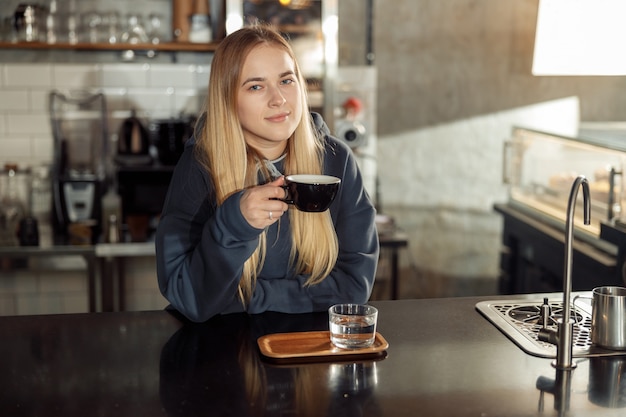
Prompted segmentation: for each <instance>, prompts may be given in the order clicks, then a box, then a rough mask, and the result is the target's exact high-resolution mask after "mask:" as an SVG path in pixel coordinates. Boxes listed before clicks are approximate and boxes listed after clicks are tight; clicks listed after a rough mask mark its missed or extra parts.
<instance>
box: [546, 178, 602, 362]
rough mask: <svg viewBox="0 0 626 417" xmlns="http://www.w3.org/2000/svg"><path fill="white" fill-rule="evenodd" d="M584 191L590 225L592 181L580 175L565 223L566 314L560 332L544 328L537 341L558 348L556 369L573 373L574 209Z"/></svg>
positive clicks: (570, 199) (587, 220) (575, 182)
mask: <svg viewBox="0 0 626 417" xmlns="http://www.w3.org/2000/svg"><path fill="white" fill-rule="evenodd" d="M581 185H582V188H583V209H584V221H585V224H589V223H590V222H591V197H590V196H589V181H587V178H585V176H584V175H579V176H578V177H577V178H576V180H575V181H574V184H573V185H572V191H571V192H570V195H569V201H568V203H567V219H566V222H565V261H564V262H563V270H564V272H563V315H562V317H561V320H560V321H559V322H558V324H557V331H556V332H555V331H554V330H550V329H547V328H542V329H540V330H539V333H538V335H537V336H538V338H539V340H541V341H544V342H548V343H552V344H553V345H556V360H555V361H554V362H552V366H554V367H555V368H557V369H562V370H570V369H574V368H575V367H576V364H574V363H572V343H573V335H574V322H573V320H572V319H571V317H570V298H571V293H572V240H573V235H574V208H575V207H576V199H577V197H578V189H579V188H580V186H581Z"/></svg>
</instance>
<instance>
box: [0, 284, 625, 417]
mask: <svg viewBox="0 0 626 417" xmlns="http://www.w3.org/2000/svg"><path fill="white" fill-rule="evenodd" d="M524 297H526V298H530V299H533V300H534V299H535V298H537V299H538V300H540V298H539V296H538V295H530V296H519V295H518V296H514V298H516V299H519V298H524ZM501 298H506V297H499V296H493V297H471V298H469V297H468V298H449V299H423V300H399V301H379V302H373V303H372V304H373V305H376V306H377V307H378V308H379V326H378V331H379V332H380V333H381V334H382V335H383V336H384V337H385V338H386V339H387V341H388V342H389V345H390V346H389V348H388V350H387V356H386V357H384V358H376V359H367V360H358V361H350V360H348V361H332V362H319V363H306V364H302V363H300V364H275V363H270V362H267V361H266V360H264V359H262V358H261V356H260V355H259V351H258V348H257V346H256V344H255V340H256V338H257V337H258V336H260V335H263V334H267V333H275V332H285V331H305V330H327V329H328V325H327V315H326V313H316V314H302V315H284V314H277V313H265V314H260V315H257V316H252V317H248V316H247V315H245V314H235V315H229V316H222V317H217V318H215V319H212V320H210V321H209V322H207V323H203V324H191V323H184V322H183V321H180V320H179V318H178V317H177V315H176V314H173V313H170V312H165V311H155V312H126V313H93V314H68V315H51V316H18V317H0V334H2V335H3V338H2V339H3V340H2V342H0V369H2V373H0V415H3V416H5V415H6V416H81V417H82V416H87V415H94V416H116V417H120V416H138V415H141V416H160V415H163V416H165V415H167V416H193V415H216V416H238V417H240V416H270V415H290V416H326V415H328V416H394V417H398V416H455V417H458V416H484V417H487V416H500V417H505V416H535V415H540V416H556V415H567V416H589V415H598V416H618V415H619V416H623V415H624V413H625V412H626V409H625V408H610V407H609V404H608V403H607V401H608V399H609V398H610V399H613V400H617V401H618V402H619V404H613V406H615V405H619V406H621V407H626V382H622V384H621V385H616V384H615V383H614V382H613V383H612V385H610V386H608V387H607V386H606V384H607V383H609V382H612V381H616V379H613V377H621V378H622V379H626V373H625V372H626V371H624V368H625V367H624V363H623V361H624V359H623V357H617V358H612V359H610V362H606V360H605V361H604V362H602V363H601V364H600V365H601V366H600V367H599V366H598V364H597V363H594V360H595V359H597V358H593V359H576V362H577V363H578V367H577V368H576V369H575V370H574V371H572V372H571V388H570V389H569V390H565V391H563V392H564V393H566V394H568V395H569V397H570V398H569V411H568V412H567V413H566V414H564V413H561V414H559V412H558V410H555V406H556V408H559V407H560V404H567V402H568V401H566V399H565V398H566V397H565V395H563V394H562V393H559V392H558V390H557V392H556V393H554V394H553V393H551V392H549V391H550V389H549V388H550V386H551V385H552V384H551V383H552V382H553V380H554V379H556V378H557V374H556V371H555V369H554V368H552V366H551V365H550V362H551V360H550V359H545V358H539V357H535V356H531V355H529V354H527V353H525V352H523V351H522V350H521V349H520V348H519V347H518V346H517V345H515V344H514V343H513V342H511V341H510V340H509V339H508V338H507V337H506V336H505V335H503V334H502V333H501V332H500V331H499V330H498V329H497V328H496V327H495V326H493V325H492V324H491V323H490V322H489V321H487V320H486V319H485V318H484V317H483V316H482V315H481V314H480V313H479V312H478V311H476V309H475V305H476V303H478V302H479V301H483V300H493V299H501ZM615 365H620V366H619V367H616V366H615ZM616 369H618V370H619V372H621V373H619V374H618V375H616V374H615V371H616ZM599 371H603V373H602V375H601V378H597V377H596V376H597V374H598V372H599ZM558 379H559V381H561V380H562V379H561V378H558ZM559 381H557V382H559ZM537 384H539V385H540V386H545V387H546V388H544V391H541V390H540V389H538V388H537V386H538V385H537ZM616 390H621V391H619V392H616ZM597 404H601V405H597Z"/></svg>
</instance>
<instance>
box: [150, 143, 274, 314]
mask: <svg viewBox="0 0 626 417" xmlns="http://www.w3.org/2000/svg"><path fill="white" fill-rule="evenodd" d="M192 149H193V147H192V146H187V147H186V149H185V152H184V153H183V155H182V156H181V159H180V161H179V163H178V164H177V166H176V169H175V170H174V174H173V176H172V180H171V182H170V187H169V191H168V195H167V197H166V200H165V203H164V206H163V211H162V214H161V219H160V221H159V226H158V228H157V232H156V242H155V245H156V261H157V277H158V282H159V289H160V291H161V293H162V294H163V296H164V297H165V298H166V299H167V300H168V301H169V302H170V303H171V305H172V307H174V308H175V309H177V310H178V311H180V312H181V313H183V314H184V315H185V316H187V317H188V318H189V319H190V320H193V321H197V322H199V321H204V320H207V319H209V318H210V317H212V316H214V315H216V314H219V313H224V312H233V311H242V310H243V306H242V305H241V303H240V301H239V299H238V297H237V287H238V283H239V279H240V277H241V273H242V268H243V264H244V262H245V260H246V259H248V258H249V257H250V255H251V254H252V252H253V251H254V250H255V248H256V246H257V242H258V238H259V234H260V233H261V232H262V230H260V229H256V228H254V227H252V226H250V225H249V223H248V222H247V221H246V220H245V218H244V217H243V215H242V214H241V210H240V209H239V200H240V198H241V192H240V193H235V194H233V195H232V196H230V197H229V198H228V199H227V200H226V201H225V202H224V204H223V205H221V206H220V207H218V208H215V204H214V199H213V198H211V197H210V196H211V195H212V194H213V187H212V186H211V181H210V178H209V176H208V174H207V173H206V171H205V170H204V168H202V167H201V166H200V165H199V163H198V162H197V161H196V159H195V157H194V156H193V151H192Z"/></svg>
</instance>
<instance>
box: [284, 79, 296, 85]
mask: <svg viewBox="0 0 626 417" xmlns="http://www.w3.org/2000/svg"><path fill="white" fill-rule="evenodd" d="M293 82H294V80H292V79H291V78H287V79H284V80H283V81H282V83H283V84H292V83H293Z"/></svg>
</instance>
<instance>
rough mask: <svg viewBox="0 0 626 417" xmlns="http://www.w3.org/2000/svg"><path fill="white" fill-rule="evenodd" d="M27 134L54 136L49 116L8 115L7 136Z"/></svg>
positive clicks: (37, 114) (40, 114)
mask: <svg viewBox="0 0 626 417" xmlns="http://www.w3.org/2000/svg"><path fill="white" fill-rule="evenodd" d="M25 133H26V134H28V133H31V134H32V133H37V134H46V135H52V129H51V127H50V117H49V115H48V114H44V113H31V114H19V113H7V134H9V135H12V134H25Z"/></svg>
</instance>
